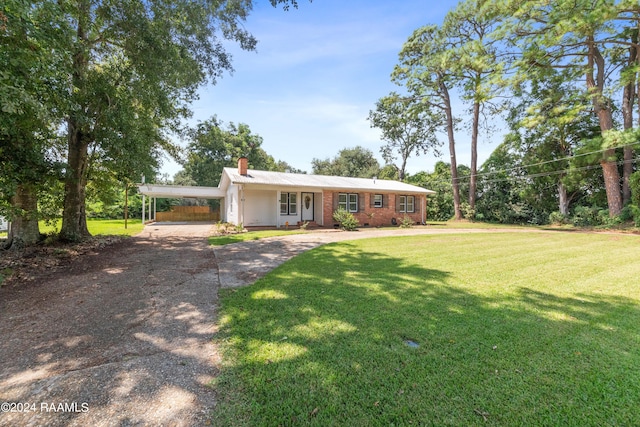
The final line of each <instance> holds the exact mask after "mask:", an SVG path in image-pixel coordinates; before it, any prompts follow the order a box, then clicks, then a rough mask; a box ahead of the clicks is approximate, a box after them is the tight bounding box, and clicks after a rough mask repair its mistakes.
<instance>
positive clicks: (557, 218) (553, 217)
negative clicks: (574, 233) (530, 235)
mask: <svg viewBox="0 0 640 427" xmlns="http://www.w3.org/2000/svg"><path fill="white" fill-rule="evenodd" d="M568 222H569V218H567V216H566V215H563V214H561V213H560V212H559V211H553V212H551V213H550V214H549V223H550V224H555V225H562V224H567V223H568Z"/></svg>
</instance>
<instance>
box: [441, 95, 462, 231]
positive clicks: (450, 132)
mask: <svg viewBox="0 0 640 427" xmlns="http://www.w3.org/2000/svg"><path fill="white" fill-rule="evenodd" d="M440 90H441V92H442V94H443V99H444V105H445V108H444V110H445V114H446V117H447V136H448V138H449V157H450V159H451V186H452V188H453V211H454V216H453V219H454V220H456V221H460V220H461V219H462V211H461V210H460V181H459V180H458V163H457V161H456V141H455V134H454V127H453V111H452V110H451V98H450V97H449V90H448V89H447V87H446V85H445V84H444V83H442V82H440Z"/></svg>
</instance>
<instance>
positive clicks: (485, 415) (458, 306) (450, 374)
mask: <svg viewBox="0 0 640 427" xmlns="http://www.w3.org/2000/svg"><path fill="white" fill-rule="evenodd" d="M639 247H640V238H638V237H637V236H626V235H604V234H582V233H580V234H577V233H561V232H549V233H540V232H518V233H496V234H468V235H465V234H459V235H437V236H413V237H398V238H380V239H369V240H358V241H352V242H342V243H337V244H331V245H327V246H323V247H319V248H317V249H314V250H312V251H310V252H307V253H304V254H302V255H300V256H298V257H296V258H294V259H292V260H291V261H289V262H287V263H285V264H283V265H281V266H280V267H278V268H277V269H276V270H274V271H273V272H271V273H270V274H269V275H267V276H266V277H264V278H263V279H261V280H259V281H258V282H256V283H255V284H254V285H252V286H249V287H246V288H242V289H238V290H224V291H221V314H220V327H221V329H220V332H219V334H218V336H217V341H218V342H219V344H220V345H221V346H222V348H223V355H224V359H223V360H224V362H223V368H222V372H221V373H220V375H219V376H218V378H217V380H216V382H215V383H214V385H213V387H214V389H215V390H216V393H217V395H218V399H219V404H218V405H217V406H216V409H215V411H214V419H213V420H212V424H213V425H233V426H236V425H251V426H261V425H264V426H273V425H317V426H329V425H358V426H365V425H366V426H376V425H379V426H389V425H451V426H460V425H465V426H468V425H482V426H485V425H501V426H529V425H567V426H572V425H573V426H602V425H640V411H638V402H640V369H638V366H640V350H639V349H640V326H639V325H640V281H639V280H638V277H640V262H638V255H637V254H638V248H639Z"/></svg>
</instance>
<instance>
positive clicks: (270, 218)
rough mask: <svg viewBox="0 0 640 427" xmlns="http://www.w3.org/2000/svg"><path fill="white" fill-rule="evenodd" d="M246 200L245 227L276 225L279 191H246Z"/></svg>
mask: <svg viewBox="0 0 640 427" xmlns="http://www.w3.org/2000/svg"><path fill="white" fill-rule="evenodd" d="M244 199H245V202H244V225H245V226H269V227H273V226H275V225H276V220H277V218H276V207H277V205H278V200H277V191H275V190H274V191H264V190H261V191H260V190H245V191H244Z"/></svg>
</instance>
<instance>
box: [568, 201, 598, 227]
mask: <svg viewBox="0 0 640 427" xmlns="http://www.w3.org/2000/svg"><path fill="white" fill-rule="evenodd" d="M599 212H600V209H599V208H597V207H589V206H576V208H575V210H574V212H573V215H572V216H571V223H572V224H573V225H575V226H576V227H593V226H596V225H600V224H601V218H602V217H601V216H599V215H598V213H599Z"/></svg>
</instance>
